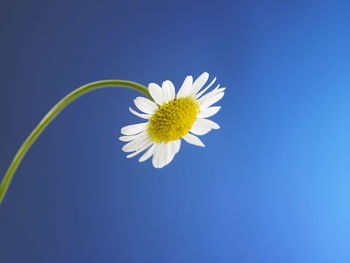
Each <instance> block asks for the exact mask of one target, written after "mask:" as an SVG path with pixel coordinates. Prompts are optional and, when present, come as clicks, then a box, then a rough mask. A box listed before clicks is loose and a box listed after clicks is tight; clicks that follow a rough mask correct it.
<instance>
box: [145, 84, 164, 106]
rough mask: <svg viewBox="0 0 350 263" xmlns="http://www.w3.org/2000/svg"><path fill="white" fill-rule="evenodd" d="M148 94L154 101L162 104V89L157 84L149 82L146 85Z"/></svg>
mask: <svg viewBox="0 0 350 263" xmlns="http://www.w3.org/2000/svg"><path fill="white" fill-rule="evenodd" d="M148 91H149V94H151V96H152V98H153V99H154V101H155V102H156V103H158V104H159V105H162V104H163V103H164V97H163V91H162V88H161V87H159V85H157V84H155V83H150V84H149V85H148Z"/></svg>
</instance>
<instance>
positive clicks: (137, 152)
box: [126, 141, 152, 158]
mask: <svg viewBox="0 0 350 263" xmlns="http://www.w3.org/2000/svg"><path fill="white" fill-rule="evenodd" d="M151 145H152V142H151V141H149V142H148V143H147V144H146V145H144V146H143V147H141V148H140V149H138V150H137V151H135V152H133V153H130V154H129V155H127V156H126V158H131V157H134V156H136V155H138V154H139V153H140V152H143V151H144V150H146V149H147V148H148V147H150V146H151Z"/></svg>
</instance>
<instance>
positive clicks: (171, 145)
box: [163, 141, 176, 166]
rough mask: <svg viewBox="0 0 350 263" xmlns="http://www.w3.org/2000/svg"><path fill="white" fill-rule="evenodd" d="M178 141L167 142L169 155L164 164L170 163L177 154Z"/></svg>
mask: <svg viewBox="0 0 350 263" xmlns="http://www.w3.org/2000/svg"><path fill="white" fill-rule="evenodd" d="M175 151H176V143H175V141H171V142H168V143H167V155H166V160H165V163H164V165H163V166H165V165H168V164H169V163H170V162H171V161H172V160H173V159H174V156H175V154H176V152H175Z"/></svg>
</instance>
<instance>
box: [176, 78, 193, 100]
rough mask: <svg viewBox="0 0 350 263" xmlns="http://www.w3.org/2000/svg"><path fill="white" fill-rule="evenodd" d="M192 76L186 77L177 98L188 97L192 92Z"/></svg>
mask: <svg viewBox="0 0 350 263" xmlns="http://www.w3.org/2000/svg"><path fill="white" fill-rule="evenodd" d="M192 82H193V79H192V76H187V77H186V78H185V81H184V83H183V84H182V86H181V88H180V90H179V92H178V93H177V96H176V97H177V98H182V97H184V98H185V97H188V96H189V95H190V94H191V92H192Z"/></svg>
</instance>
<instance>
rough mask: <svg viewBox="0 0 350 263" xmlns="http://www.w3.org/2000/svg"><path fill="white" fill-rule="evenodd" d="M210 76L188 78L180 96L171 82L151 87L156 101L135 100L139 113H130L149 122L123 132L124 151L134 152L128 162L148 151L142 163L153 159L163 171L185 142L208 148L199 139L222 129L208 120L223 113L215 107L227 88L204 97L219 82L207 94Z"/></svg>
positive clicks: (167, 81) (214, 90)
mask: <svg viewBox="0 0 350 263" xmlns="http://www.w3.org/2000/svg"><path fill="white" fill-rule="evenodd" d="M208 78H209V74H208V73H206V72H204V73H203V74H202V75H200V76H199V77H198V78H197V79H196V80H195V81H194V82H193V79H192V76H187V77H186V78H185V81H184V82H183V84H182V86H181V88H180V90H179V92H178V93H177V95H176V94H175V88H174V85H173V83H172V82H171V81H169V80H166V81H164V82H163V84H162V87H160V86H158V85H157V84H155V83H150V84H149V86H148V91H149V93H150V95H151V97H152V98H153V100H154V101H151V100H149V99H147V98H144V97H137V98H136V99H135V100H134V103H135V105H136V107H137V108H138V109H139V110H140V111H141V112H142V113H139V112H137V111H135V110H133V109H132V108H129V110H130V112H131V113H133V114H135V115H136V116H138V117H140V118H142V119H146V120H147V122H144V123H138V124H133V125H129V126H126V127H124V128H122V129H121V133H122V134H123V135H124V136H121V137H120V138H119V139H120V140H121V141H124V142H128V143H127V144H126V145H124V147H123V148H122V150H123V151H124V152H130V154H129V155H127V156H126V157H127V158H131V157H134V156H136V155H137V154H139V153H141V152H143V151H146V152H145V153H144V154H143V155H142V156H141V157H140V159H139V162H143V161H146V160H147V159H148V158H150V157H151V156H152V155H153V158H152V164H153V166H154V167H155V168H162V167H164V166H165V165H167V164H169V163H170V162H171V161H172V159H173V158H174V156H175V154H177V153H178V152H179V150H180V145H181V139H184V140H185V141H186V142H188V143H190V144H193V145H196V146H202V147H204V144H203V143H202V141H201V140H200V139H199V138H198V137H197V136H196V135H204V134H206V133H208V132H209V131H210V130H212V129H219V128H220V127H219V125H218V124H216V123H215V122H213V121H211V120H208V119H207V118H208V117H211V116H213V115H214V114H216V113H217V112H218V111H219V110H220V106H212V105H213V104H215V103H216V102H218V101H219V100H220V99H222V97H223V96H224V90H225V88H220V85H217V87H216V88H215V89H213V90H212V91H210V92H208V93H207V94H205V95H203V94H204V93H205V92H206V91H207V90H208V89H209V88H210V87H211V86H212V85H213V84H214V82H215V80H216V78H214V80H213V81H212V82H211V83H210V84H209V85H208V86H207V87H206V88H204V89H203V90H201V89H202V87H203V86H204V85H205V83H206V82H207V81H208Z"/></svg>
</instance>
